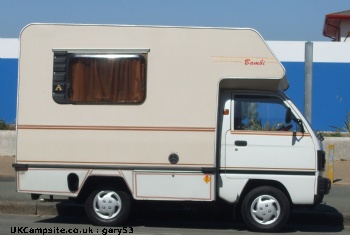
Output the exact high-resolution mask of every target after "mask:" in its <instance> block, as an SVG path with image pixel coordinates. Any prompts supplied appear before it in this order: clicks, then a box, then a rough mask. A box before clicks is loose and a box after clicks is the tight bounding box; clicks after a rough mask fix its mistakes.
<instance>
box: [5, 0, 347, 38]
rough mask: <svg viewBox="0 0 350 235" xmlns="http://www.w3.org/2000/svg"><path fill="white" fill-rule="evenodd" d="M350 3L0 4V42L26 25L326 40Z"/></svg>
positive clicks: (147, 0) (78, 0)
mask: <svg viewBox="0 0 350 235" xmlns="http://www.w3.org/2000/svg"><path fill="white" fill-rule="evenodd" d="M349 9H350V2H349V0H215V1H214V0H210V1H209V0H85V1H83V0H58V1H54V0H0V38H18V37H19V35H20V32H21V29H22V28H23V27H25V26H26V25H27V24H30V23H83V24H127V25H169V26H203V27H235V28H236V27H238V28H254V29H256V30H257V31H259V32H260V33H261V34H262V36H263V37H264V38H265V40H276V41H331V39H330V38H327V37H325V36H323V34H322V31H323V25H324V20H325V15H326V14H329V13H334V12H340V11H345V10H349Z"/></svg>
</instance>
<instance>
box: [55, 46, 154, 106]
mask: <svg viewBox="0 0 350 235" xmlns="http://www.w3.org/2000/svg"><path fill="white" fill-rule="evenodd" d="M146 58H147V57H146V55H144V54H136V53H135V54H127V53H122V54H118V53H113V54H107V53H96V54H91V53H89V54H84V53H69V52H68V53H67V52H66V53H62V52H57V53H54V71H53V72H54V73H53V99H54V100H55V101H56V103H59V104H67V103H72V104H140V103H142V102H144V100H145V98H146Z"/></svg>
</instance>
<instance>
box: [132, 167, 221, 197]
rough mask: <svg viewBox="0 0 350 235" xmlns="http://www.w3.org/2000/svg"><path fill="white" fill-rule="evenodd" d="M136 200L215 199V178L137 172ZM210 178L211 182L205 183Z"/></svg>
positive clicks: (187, 174) (190, 174)
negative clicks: (206, 178)
mask: <svg viewBox="0 0 350 235" xmlns="http://www.w3.org/2000/svg"><path fill="white" fill-rule="evenodd" d="M134 175H135V176H134V177H135V182H136V183H135V189H134V190H135V198H136V199H152V200H193V201H211V200H213V199H214V185H215V177H214V176H212V175H206V174H201V173H197V174H196V173H162V172H159V173H154V172H152V173H151V172H135V173H134ZM205 177H209V179H210V180H209V181H207V182H206V181H205Z"/></svg>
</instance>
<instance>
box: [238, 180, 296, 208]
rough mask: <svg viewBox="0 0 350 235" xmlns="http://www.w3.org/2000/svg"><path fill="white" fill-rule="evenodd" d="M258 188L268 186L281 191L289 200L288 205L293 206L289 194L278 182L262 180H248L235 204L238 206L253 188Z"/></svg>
mask: <svg viewBox="0 0 350 235" xmlns="http://www.w3.org/2000/svg"><path fill="white" fill-rule="evenodd" d="M260 186H270V187H274V188H277V189H279V190H281V191H282V192H283V193H284V194H285V195H286V197H287V198H288V200H289V204H290V205H293V201H292V199H291V197H290V194H289V192H288V190H287V188H286V187H285V186H284V185H283V184H282V183H281V182H279V181H276V180H262V179H250V180H248V182H247V184H246V185H245V186H244V188H243V190H242V193H241V194H240V195H239V198H238V201H237V204H238V205H240V204H241V203H242V201H243V199H244V198H245V196H246V195H247V194H248V193H249V192H250V191H251V190H253V189H254V188H257V187H260Z"/></svg>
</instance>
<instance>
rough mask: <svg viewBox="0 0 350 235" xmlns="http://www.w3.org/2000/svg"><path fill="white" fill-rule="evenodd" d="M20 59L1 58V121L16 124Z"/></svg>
mask: <svg viewBox="0 0 350 235" xmlns="http://www.w3.org/2000/svg"><path fill="white" fill-rule="evenodd" d="M17 75H18V59H1V58H0V119H5V121H6V122H15V119H16V103H17Z"/></svg>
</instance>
